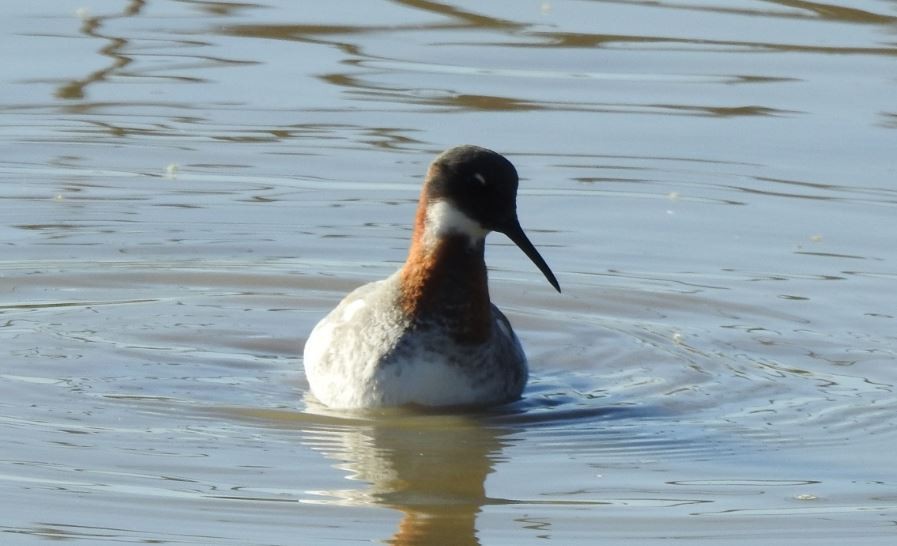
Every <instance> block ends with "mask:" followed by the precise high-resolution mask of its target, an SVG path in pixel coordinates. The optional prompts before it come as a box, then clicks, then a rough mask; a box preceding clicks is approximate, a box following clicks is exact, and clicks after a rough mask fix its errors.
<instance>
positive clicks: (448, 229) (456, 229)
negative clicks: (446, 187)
mask: <svg viewBox="0 0 897 546" xmlns="http://www.w3.org/2000/svg"><path fill="white" fill-rule="evenodd" d="M424 222H425V224H424V240H423V243H424V246H426V247H427V248H433V247H434V246H435V245H436V243H437V242H438V241H439V239H440V238H442V237H445V236H447V235H450V234H461V235H466V236H467V238H468V239H470V246H474V245H476V244H477V243H479V242H480V241H481V240H483V239H484V238H485V237H486V235H487V234H488V233H489V230H488V229H485V228H484V227H483V226H481V225H480V223H479V222H477V221H476V220H474V219H473V218H471V217H470V216H467V215H466V214H464V213H463V212H461V211H460V210H458V209H457V208H455V206H454V205H452V204H451V203H450V202H448V201H444V200H441V201H435V202H433V203H430V204H428V205H427V217H426V219H425V221H424Z"/></svg>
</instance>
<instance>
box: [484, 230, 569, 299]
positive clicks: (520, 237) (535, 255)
mask: <svg viewBox="0 0 897 546" xmlns="http://www.w3.org/2000/svg"><path fill="white" fill-rule="evenodd" d="M496 231H499V232H501V233H504V234H505V235H507V236H508V239H510V240H512V241H514V244H515V245H517V246H518V247H519V248H520V250H522V251H523V253H524V254H526V255H527V257H528V258H529V259H530V260H532V261H533V263H534V264H536V267H538V268H539V271H541V272H542V274H543V275H545V278H546V279H548V282H550V283H551V286H553V287H554V289H555V290H557V291H558V292H560V291H561V285H560V284H558V280H557V279H556V278H555V276H554V273H552V272H551V269H550V268H549V267H548V264H547V263H545V260H543V259H542V256H541V255H540V254H539V251H538V250H536V247H534V246H533V244H532V243H531V242H529V239H528V238H527V236H526V233H524V232H523V228H522V227H520V222H518V221H517V219H516V218H514V220H513V221H511V222H509V223H508V225H507V226H503V227H502V229H497V230H496Z"/></svg>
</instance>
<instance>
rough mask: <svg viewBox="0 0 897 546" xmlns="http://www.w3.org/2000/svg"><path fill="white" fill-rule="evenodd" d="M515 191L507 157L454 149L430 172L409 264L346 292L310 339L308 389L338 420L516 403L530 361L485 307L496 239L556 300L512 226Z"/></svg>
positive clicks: (541, 263) (545, 270)
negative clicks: (512, 249) (396, 410)
mask: <svg viewBox="0 0 897 546" xmlns="http://www.w3.org/2000/svg"><path fill="white" fill-rule="evenodd" d="M518 184H519V179H518V176H517V170H516V169H515V168H514V165H513V164H512V163H511V162H510V161H509V160H508V159H507V158H505V157H504V156H502V155H501V154H499V153H497V152H494V151H492V150H489V149H486V148H481V147H479V146H473V145H462V146H455V147H452V148H449V149H448V150H446V151H444V152H443V153H441V154H439V155H438V156H437V157H436V158H435V159H434V160H433V161H432V163H431V164H430V166H429V168H428V170H427V174H426V177H425V179H424V184H423V188H422V190H421V193H420V199H419V201H418V205H417V212H416V214H415V218H414V228H413V231H412V237H411V244H410V247H409V251H408V257H407V259H406V261H405V263H404V264H403V265H402V267H401V268H399V269H398V271H396V272H395V273H393V274H392V275H390V276H389V277H387V278H386V279H383V280H379V281H375V282H371V283H369V284H365V285H363V286H360V287H359V288H356V289H355V290H353V291H352V292H350V293H349V294H348V295H347V296H346V297H345V298H344V299H343V300H342V301H341V302H340V303H339V304H338V305H337V306H336V307H335V308H334V309H333V310H332V311H331V312H330V313H329V314H327V315H326V316H325V317H324V318H323V319H321V321H320V322H318V323H317V325H316V326H315V327H314V329H313V330H312V331H311V333H310V334H309V336H308V339H307V341H306V343H305V348H304V350H303V364H304V367H305V373H306V377H307V379H308V383H309V388H310V391H311V393H312V395H313V396H314V398H316V399H317V400H318V401H319V402H321V403H323V404H324V405H325V406H327V407H329V408H335V409H348V410H352V409H357V410H363V409H371V408H386V407H396V406H411V407H423V408H445V407H488V406H496V405H501V404H506V403H509V402H512V401H515V400H518V399H520V398H521V395H522V393H523V390H524V387H525V385H526V382H527V379H528V368H527V359H526V355H525V354H524V352H523V348H522V346H521V344H520V340H519V339H518V338H517V335H516V334H515V333H514V330H513V328H512V327H511V323H510V322H509V321H508V319H507V317H505V315H504V314H503V313H502V312H501V311H500V310H499V309H498V307H496V306H495V305H494V304H493V303H492V302H491V300H490V298H489V286H488V282H487V270H486V263H485V260H484V253H485V240H486V236H487V235H488V234H489V233H490V232H493V231H495V232H499V233H503V234H505V235H506V236H507V237H508V238H509V239H510V240H511V241H513V242H514V243H515V244H516V245H517V246H518V247H519V248H520V249H521V250H522V251H523V253H524V254H526V256H527V257H529V259H530V260H532V262H533V263H534V264H535V265H536V267H538V268H539V270H540V271H541V272H542V274H543V275H544V276H545V278H546V279H547V280H548V282H549V283H550V284H551V286H553V287H554V289H555V290H557V291H558V293H560V291H561V288H560V285H559V284H558V281H557V278H556V277H555V275H554V273H553V272H552V271H551V269H550V268H549V267H548V264H547V263H545V260H544V259H543V258H542V256H541V255H540V254H539V252H538V251H537V250H536V248H535V247H534V246H533V244H532V243H531V242H530V240H529V238H528V237H527V236H526V234H525V233H524V231H523V228H521V226H520V222H519V220H518V218H517V188H518Z"/></svg>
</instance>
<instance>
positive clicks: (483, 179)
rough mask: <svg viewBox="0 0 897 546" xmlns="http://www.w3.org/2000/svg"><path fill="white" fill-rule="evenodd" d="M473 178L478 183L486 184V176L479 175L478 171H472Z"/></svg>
mask: <svg viewBox="0 0 897 546" xmlns="http://www.w3.org/2000/svg"><path fill="white" fill-rule="evenodd" d="M473 179H474V180H476V181H477V182H479V183H480V184H482V185H483V186H485V185H486V177H485V176H483V175H481V174H480V173H473Z"/></svg>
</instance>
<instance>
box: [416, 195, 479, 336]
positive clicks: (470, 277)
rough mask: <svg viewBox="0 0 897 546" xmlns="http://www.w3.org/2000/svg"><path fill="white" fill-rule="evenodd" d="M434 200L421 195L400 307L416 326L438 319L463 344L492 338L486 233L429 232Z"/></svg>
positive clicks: (439, 323) (436, 323) (437, 321)
mask: <svg viewBox="0 0 897 546" xmlns="http://www.w3.org/2000/svg"><path fill="white" fill-rule="evenodd" d="M431 204H432V202H431V201H430V200H429V199H428V197H427V195H426V191H424V193H423V194H422V195H421V199H420V202H419V204H418V208H417V216H416V218H415V223H414V234H413V236H412V239H411V248H410V249H409V252H408V259H407V261H406V262H405V265H404V266H403V267H402V270H401V273H400V276H401V296H400V298H401V306H402V309H403V311H404V312H405V314H406V315H407V316H408V317H409V318H410V319H411V320H412V323H413V324H415V325H418V326H420V325H424V324H435V325H437V326H438V327H439V328H444V329H447V330H448V331H449V333H450V335H452V336H453V337H454V338H455V339H456V341H459V342H461V343H482V342H484V341H486V340H487V339H488V338H489V335H490V334H491V327H492V307H491V302H490V300H489V285H488V282H487V273H486V262H485V260H484V252H485V238H484V237H474V238H472V236H471V235H470V234H466V233H462V232H452V231H448V232H443V233H440V234H434V233H428V232H427V230H428V229H430V230H434V229H435V227H434V226H432V225H428V222H427V212H428V208H429V207H430V206H431Z"/></svg>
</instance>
